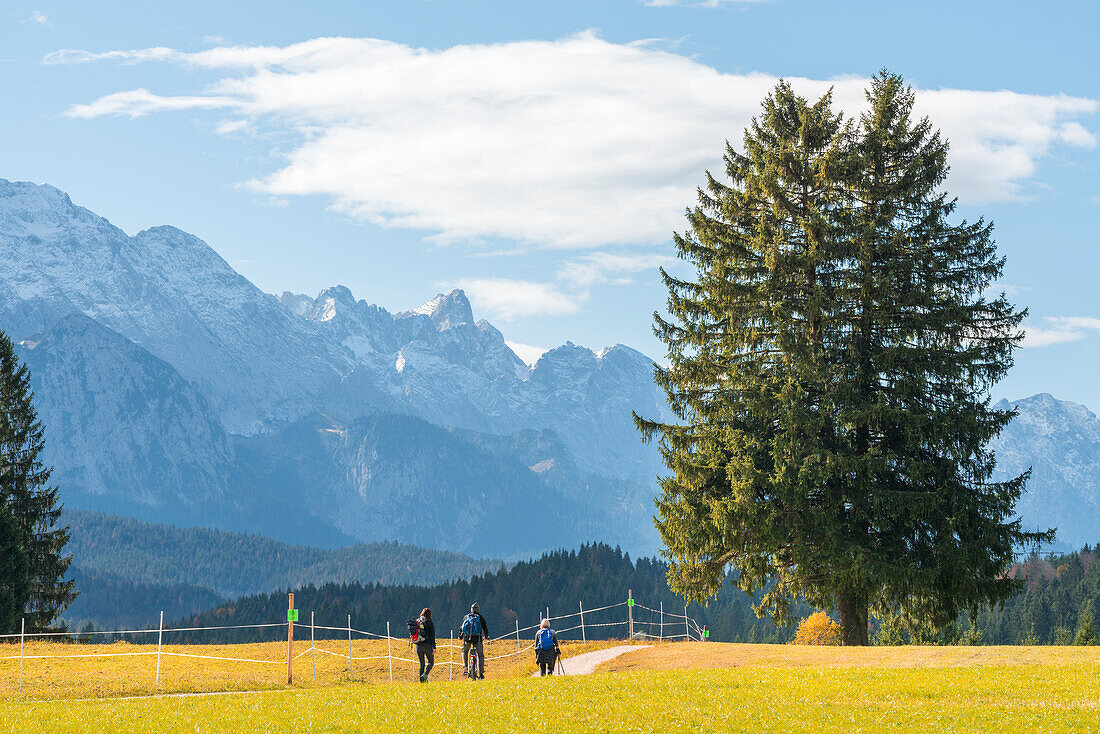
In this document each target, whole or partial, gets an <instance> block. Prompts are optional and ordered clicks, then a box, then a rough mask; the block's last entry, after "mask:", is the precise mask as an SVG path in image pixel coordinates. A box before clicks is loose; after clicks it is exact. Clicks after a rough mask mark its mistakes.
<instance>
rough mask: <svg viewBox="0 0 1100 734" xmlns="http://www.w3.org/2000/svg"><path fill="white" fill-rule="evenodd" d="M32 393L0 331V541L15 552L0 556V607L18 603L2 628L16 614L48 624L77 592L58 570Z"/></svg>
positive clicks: (55, 506)
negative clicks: (0, 599)
mask: <svg viewBox="0 0 1100 734" xmlns="http://www.w3.org/2000/svg"><path fill="white" fill-rule="evenodd" d="M33 399H34V394H33V393H32V392H31V389H30V375H29V373H28V370H27V368H26V366H25V365H23V364H22V363H21V362H20V360H19V358H18V356H17V355H16V354H15V346H14V345H13V344H12V342H11V339H9V338H8V336H7V335H6V334H4V333H3V332H0V545H2V546H5V547H6V548H9V549H11V552H12V553H13V554H18V555H20V556H22V560H20V559H18V558H17V557H15V556H14V555H13V557H12V558H11V559H7V560H5V562H3V563H0V576H2V578H0V584H2V585H3V587H4V589H5V592H4V597H5V598H4V599H3V602H2V604H3V606H4V610H3V613H4V614H5V615H9V614H11V613H12V612H9V609H15V608H18V613H14V617H9V616H5V618H3V619H0V622H3V623H5V625H6V628H7V629H13V626H12V625H13V624H14V622H13V620H18V619H19V617H21V616H22V617H26V621H27V628H28V629H29V630H42V629H48V628H49V627H50V625H51V624H53V622H54V620H55V619H57V616H58V615H59V614H60V613H61V612H62V611H64V609H65V607H67V606H68V605H69V603H70V602H72V600H73V599H74V598H75V596H76V592H75V591H74V589H73V586H74V584H73V582H72V581H71V580H70V581H66V580H65V578H64V576H65V573H66V572H67V571H68V569H69V564H70V562H71V560H72V556H71V555H64V547H65V544H66V543H67V542H68V540H69V531H68V528H65V527H60V526H59V520H60V517H61V510H62V507H61V505H60V504H59V503H58V497H57V488H55V487H50V486H49V479H50V469H49V468H47V467H45V466H43V464H42V461H41V454H42V449H43V447H44V445H45V443H44V441H43V438H42V425H41V424H40V423H39V421H38V416H37V414H36V412H35V409H34V404H33ZM8 597H10V598H8Z"/></svg>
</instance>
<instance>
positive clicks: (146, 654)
mask: <svg viewBox="0 0 1100 734" xmlns="http://www.w3.org/2000/svg"><path fill="white" fill-rule="evenodd" d="M622 606H628V602H625V601H623V602H618V603H617V604H608V605H606V606H602V607H596V608H594V609H585V610H583V611H577V612H572V613H570V614H560V615H557V616H552V617H546V619H549V620H551V621H554V620H562V619H570V618H572V617H580V621H581V623H580V624H577V625H574V626H572V627H567V628H565V629H561V630H555V632H557V633H558V634H565V633H568V632H574V631H576V630H578V629H588V628H601V627H616V626H619V625H628V624H631V622H633V624H635V625H637V626H639V627H646V626H648V627H649V628H650V629H652V627H653V626H654V625H660V624H661V622H659V621H656V620H655V619H653V618H650V619H649V620H639V619H628V620H618V621H614V622H587V621H585V619H584V615H586V614H587V615H593V614H597V613H599V612H604V611H607V610H609V609H616V608H618V607H622ZM634 606H635V607H638V608H640V609H644V610H645V611H647V612H651V613H652V614H655V615H659V614H662V612H660V611H658V610H656V609H651V608H649V607H647V606H644V605H642V604H637V603H635V604H634ZM663 614H664V616H667V617H670V618H678V619H683V620H686V623H687V624H689V625H690V626H689V630H688V632H687V633H679V634H670V635H662V636H661V637H662V638H663V639H679V638H687V639H688V640H692V639H703V629H702V628H701V627H700V626H699V623H698V622H697V621H696V620H695V619H693V618H691V617H690V616H688V615H686V614H673V613H672V612H664V613H663ZM541 616H542V615H540V617H541ZM287 624H289V622H266V623H262V624H234V625H215V626H210V627H154V628H146V629H132V630H89V631H85V632H79V631H74V632H67V631H66V632H32V633H12V634H3V635H0V640H14V638H20V639H26V638H28V637H29V638H36V637H39V638H42V637H87V636H91V635H143V634H146V635H147V634H152V633H159V634H163V633H165V632H170V633H183V632H212V631H221V630H243V629H266V628H273V627H279V628H282V627H284V626H286V625H287ZM665 624H673V623H665ZM675 624H679V623H678V622H677V623H675ZM298 626H299V629H306V628H309V629H310V630H311V631H315V630H327V631H330V632H347V633H348V634H357V635H361V636H364V637H370V638H374V639H375V640H377V641H382V640H386V641H390V642H402V641H404V642H409V643H410V646H411V642H410V640H409V639H408V638H403V637H393V636H392V635H388V634H385V635H384V634H378V633H375V632H369V631H366V630H360V629H356V628H354V627H351V626H350V625H348V626H345V627H333V626H328V625H320V624H305V623H299V625H298ZM540 627H541V620H540V622H539V624H534V625H530V626H527V627H521V628H519V629H517V630H515V631H512V632H507V633H505V634H503V635H501V636H500V637H494V638H491V639H489V640H487V642H501V641H507V640H511V639H512V638H513V637H516V636H517V635H518V634H519V633H523V632H530V631H531V630H535V629H538V628H540ZM691 627H694V628H695V630H696V632H697V633H698V635H697V638H693V637H692V635H691V632H690V628H691ZM649 636H650V637H652V636H653V635H652V634H650V635H649ZM275 642H276V643H278V642H281V640H276V641H275ZM349 642H350V640H349ZM517 642H518V639H517ZM148 644H150V645H151V644H152V643H148ZM225 644H230V643H225ZM464 647H465V645H462V644H457V641H456V640H454V639H451V638H448V640H447V642H446V643H444V644H442V645H437V649H446V648H450V649H453V650H460V649H462V648H464ZM534 648H535V644H534V643H533V642H531V643H529V644H528V645H527V646H526V647H523V648H521V649H517V650H516V651H515V652H511V651H509V652H507V653H505V654H503V655H493V656H491V657H486V658H485V661H486V662H488V661H490V660H504V659H510V658H512V657H519V656H521V655H522V654H523V653H525V652H529V651H530V650H533V649H534ZM311 652H321V653H323V654H326V655H331V656H333V657H336V658H343V659H345V660H349V661H351V662H354V661H357V660H358V661H360V662H363V661H371V660H391V661H393V660H397V661H400V662H405V663H411V664H414V665H415V664H417V663H418V661H417V660H413V659H411V658H406V657H401V656H400V655H394V654H393V653H392V651H391V652H389V653H387V654H386V655H369V656H364V657H355V656H354V654H352V651H351V649H350V648H349V651H348V652H349V654H347V655H345V654H343V653H339V652H335V651H332V650H326V649H324V648H322V647H317V646H316V644H312V643H311V645H310V647H309V648H307V649H305V650H303V651H301V652H299V653H298V654H297V655H294V656H293V657H292V658H291V662H293V661H294V660H297V659H299V658H301V657H304V656H306V655H308V654H310V653H311ZM153 656H156V657H158V658H160V657H161V656H163V657H174V658H189V659H196V660H221V661H226V662H234V663H252V664H259V665H279V666H282V665H286V664H287V662H286V661H285V660H261V659H256V658H238V657H229V656H220V655H200V654H196V653H184V652H174V651H171V650H162V649H160V645H159V643H158V648H157V650H147V651H141V652H106V653H79V654H70V655H25V654H20V655H7V656H2V657H0V661H3V660H47V659H53V658H57V659H71V658H115V657H153ZM436 665H437V666H443V665H448V666H459V667H461V665H462V663H461V662H460V661H459V662H456V661H453V660H440V661H439V662H437V663H436Z"/></svg>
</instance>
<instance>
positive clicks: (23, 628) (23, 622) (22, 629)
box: [19, 617, 27, 696]
mask: <svg viewBox="0 0 1100 734" xmlns="http://www.w3.org/2000/svg"><path fill="white" fill-rule="evenodd" d="M26 634H27V618H26V617H20V618H19V695H20V696H22V695H23V638H24V637H25V636H26Z"/></svg>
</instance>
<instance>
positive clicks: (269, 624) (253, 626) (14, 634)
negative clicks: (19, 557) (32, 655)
mask: <svg viewBox="0 0 1100 734" xmlns="http://www.w3.org/2000/svg"><path fill="white" fill-rule="evenodd" d="M286 625H287V623H286V622H266V623H264V624H229V625H222V626H219V627H165V628H164V629H160V628H158V627H153V628H152V629H140V630H88V631H86V632H27V633H26V634H24V635H20V633H18V632H12V633H11V634H6V635H0V639H12V638H16V637H20V636H22V637H65V636H69V637H72V636H75V637H83V636H85V635H150V634H155V633H158V632H205V631H207V630H243V629H257V628H259V627H286ZM340 629H341V630H346V629H347V628H346V627H341V628H340Z"/></svg>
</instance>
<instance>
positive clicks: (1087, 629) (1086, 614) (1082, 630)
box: [1073, 599, 1096, 645]
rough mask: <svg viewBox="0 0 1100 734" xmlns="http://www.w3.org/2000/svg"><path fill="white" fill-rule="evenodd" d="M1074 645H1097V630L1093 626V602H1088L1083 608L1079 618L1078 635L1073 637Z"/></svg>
mask: <svg viewBox="0 0 1100 734" xmlns="http://www.w3.org/2000/svg"><path fill="white" fill-rule="evenodd" d="M1073 644H1074V645H1095V644H1096V628H1095V627H1094V626H1093V617H1092V600H1091V599H1089V600H1087V601H1086V602H1085V603H1084V604H1083V605H1082V606H1081V614H1080V616H1078V618H1077V634H1076V635H1074V636H1073Z"/></svg>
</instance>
